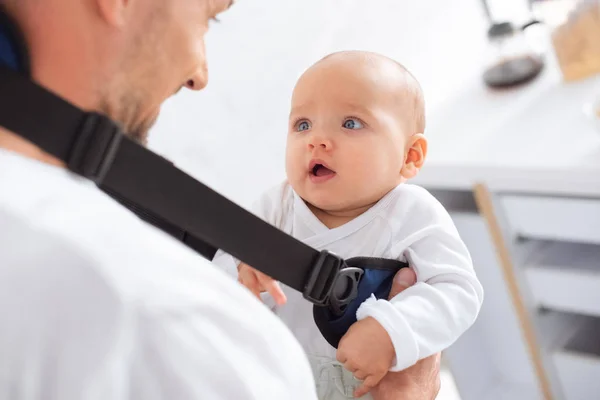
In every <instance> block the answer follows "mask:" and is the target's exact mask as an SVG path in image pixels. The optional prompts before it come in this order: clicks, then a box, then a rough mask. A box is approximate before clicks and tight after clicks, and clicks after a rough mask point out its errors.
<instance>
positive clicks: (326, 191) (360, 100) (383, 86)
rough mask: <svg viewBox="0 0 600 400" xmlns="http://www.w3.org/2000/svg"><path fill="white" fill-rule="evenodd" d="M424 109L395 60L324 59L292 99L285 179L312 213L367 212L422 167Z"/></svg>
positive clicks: (355, 54) (363, 56)
mask: <svg viewBox="0 0 600 400" xmlns="http://www.w3.org/2000/svg"><path fill="white" fill-rule="evenodd" d="M424 109H425V107H424V101H423V93H422V91H421V87H420V85H419V83H418V82H417V80H416V79H415V78H414V76H413V75H412V74H411V73H410V72H408V71H407V69H406V68H404V66H402V65H401V64H399V63H397V62H396V61H393V60H391V59H389V58H387V57H384V56H381V55H378V54H374V53H369V52H363V51H345V52H340V53H334V54H331V55H329V56H327V57H325V58H323V59H321V60H320V61H319V62H317V63H316V64H314V65H313V66H312V67H310V68H309V69H308V70H306V72H305V73H304V74H303V75H302V76H301V77H300V79H299V80H298V83H297V84H296V87H295V88H294V93H293V95H292V109H291V112H290V118H289V121H290V124H289V131H288V139H287V150H286V171H287V177H288V181H289V182H290V184H291V185H292V187H293V188H294V190H295V191H296V193H298V194H299V196H300V197H301V198H303V199H305V200H306V201H307V202H308V203H309V204H311V205H312V206H313V208H314V207H316V209H320V210H328V211H327V212H334V211H335V212H341V213H342V214H343V215H354V214H353V213H355V212H359V211H357V210H364V209H366V208H368V207H369V205H372V204H374V203H375V202H377V201H379V199H381V198H382V197H383V196H384V195H385V194H386V193H388V192H389V191H390V190H391V189H393V188H394V187H395V186H397V185H398V184H400V183H402V182H405V181H406V180H409V179H412V178H413V177H414V176H416V174H417V172H418V171H419V169H420V168H421V166H422V165H423V163H424V160H425V156H426V153H427V140H426V139H425V137H424V135H423V130H424V129H425V111H424ZM315 163H317V164H315ZM315 165H317V167H318V168H317V170H315V169H313V168H314V166H315ZM319 165H320V166H321V167H319ZM323 166H325V167H323ZM323 173H325V175H323ZM365 207H366V208H365ZM342 214H340V215H342Z"/></svg>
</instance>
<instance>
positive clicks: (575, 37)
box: [552, 0, 600, 81]
mask: <svg viewBox="0 0 600 400" xmlns="http://www.w3.org/2000/svg"><path fill="white" fill-rule="evenodd" d="M552 44H553V46H554V52H555V54H556V58H557V60H558V64H559V67H560V69H561V72H562V75H563V79H564V80H565V81H575V80H579V79H584V78H587V77H589V76H592V75H595V74H597V73H600V1H599V0H585V1H584V0H580V1H578V2H576V5H575V7H574V8H573V10H572V11H571V12H570V13H569V15H568V17H567V18H566V20H565V21H564V23H562V24H561V25H560V26H558V27H556V28H555V29H554V31H553V33H552Z"/></svg>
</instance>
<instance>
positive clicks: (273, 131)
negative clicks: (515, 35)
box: [150, 0, 485, 206]
mask: <svg viewBox="0 0 600 400" xmlns="http://www.w3.org/2000/svg"><path fill="white" fill-rule="evenodd" d="M220 19H221V23H220V24H213V26H212V28H211V31H210V33H209V35H208V37H207V51H208V57H209V71H210V82H209V85H208V87H207V88H206V89H205V90H204V91H203V92H200V93H196V92H189V91H182V92H180V94H179V95H177V96H176V97H175V98H173V99H171V100H169V101H168V102H167V104H166V105H165V106H164V108H163V110H162V114H161V117H160V118H159V120H158V123H157V125H156V126H155V128H154V129H153V132H152V134H151V141H150V146H151V147H152V148H153V149H154V150H156V151H158V152H160V153H162V154H164V155H166V156H167V157H169V158H170V159H172V160H173V161H175V162H176V163H177V164H178V166H179V167H180V168H183V169H185V170H186V171H187V172H189V173H191V174H192V175H194V176H195V177H196V178H198V179H200V180H202V181H204V182H206V183H207V184H209V185H211V186H213V187H214V188H215V189H217V190H219V191H220V192H222V193H223V194H225V195H227V196H229V197H231V198H232V199H234V200H235V201H237V202H239V203H240V204H242V205H244V206H248V205H249V204H250V203H251V202H252V200H253V199H254V198H255V197H256V196H257V195H258V193H260V191H261V190H263V189H264V188H265V187H266V186H269V185H271V184H273V183H276V182H277V181H278V180H280V179H283V178H284V169H283V166H284V164H283V157H284V146H285V137H286V130H287V115H288V112H289V110H288V105H289V98H290V94H291V91H292V88H293V86H294V83H295V81H296V79H297V78H298V76H299V75H300V74H301V73H302V71H304V69H305V68H307V67H308V66H309V65H310V64H312V63H313V62H315V61H316V60H317V59H319V58H320V57H322V56H324V55H326V54H328V53H330V52H332V51H336V50H343V49H364V50H372V51H377V52H381V53H383V54H385V55H388V56H390V57H393V58H395V59H396V60H398V61H400V62H402V63H404V64H405V65H406V66H407V67H408V68H409V69H411V70H412V71H413V72H414V73H415V74H416V75H417V77H418V78H419V80H420V81H421V84H422V85H423V87H424V90H425V94H426V98H427V102H428V111H429V112H430V111H431V110H433V109H435V107H436V106H437V105H439V104H441V103H442V101H443V100H444V98H445V97H446V96H447V95H448V94H450V93H452V92H453V90H454V89H455V88H456V87H457V86H458V85H460V84H461V79H462V78H464V77H468V76H473V74H478V73H479V72H478V70H479V65H478V63H479V59H480V58H481V48H482V45H483V41H484V38H485V20H484V18H483V13H482V10H481V8H480V4H479V0H452V1H447V0H418V1H415V0H412V1H409V0H368V1H367V0H297V1H292V0H239V1H238V2H237V3H236V4H235V5H234V7H232V9H231V10H230V11H228V12H227V13H225V14H223V15H222V17H221V18H220ZM449 137H451V136H449ZM447 139H448V138H447ZM443 141H444V140H442V141H441V142H440V146H439V148H443V146H442V144H443ZM437 148H438V147H436V146H435V143H432V144H431V151H437V150H436V149H437Z"/></svg>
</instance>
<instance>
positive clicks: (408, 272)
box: [388, 268, 417, 300]
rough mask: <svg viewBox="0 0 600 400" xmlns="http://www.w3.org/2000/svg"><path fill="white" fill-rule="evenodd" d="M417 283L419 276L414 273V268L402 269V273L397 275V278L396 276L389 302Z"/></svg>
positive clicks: (399, 272)
mask: <svg viewBox="0 0 600 400" xmlns="http://www.w3.org/2000/svg"><path fill="white" fill-rule="evenodd" d="M415 283H417V274H415V271H413V269H412V268H402V269H400V271H398V272H397V273H396V276H394V282H393V283H392V288H391V290H390V296H389V298H388V300H390V299H392V297H394V296H396V295H397V294H398V293H400V292H402V291H403V290H404V289H406V288H408V287H411V286H412V285H414V284H415Z"/></svg>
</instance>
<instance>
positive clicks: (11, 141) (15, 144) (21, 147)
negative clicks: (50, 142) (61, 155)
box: [0, 127, 65, 168]
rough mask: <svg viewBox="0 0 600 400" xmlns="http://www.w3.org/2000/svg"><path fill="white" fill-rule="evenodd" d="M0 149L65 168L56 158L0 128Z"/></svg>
mask: <svg viewBox="0 0 600 400" xmlns="http://www.w3.org/2000/svg"><path fill="white" fill-rule="evenodd" d="M0 148H3V149H5V150H9V151H12V152H15V153H19V154H21V155H23V156H25V157H29V158H33V159H35V160H38V161H42V162H45V163H47V164H51V165H56V166H58V167H63V168H64V167H65V164H64V163H63V162H62V161H60V160H59V159H57V158H56V157H54V156H52V155H50V154H48V153H46V152H44V151H42V149H40V148H39V147H37V146H36V145H34V144H33V143H31V142H28V141H27V140H25V139H23V138H22V137H20V136H18V135H16V134H14V133H12V132H10V131H8V130H6V129H4V128H2V127H0Z"/></svg>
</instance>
